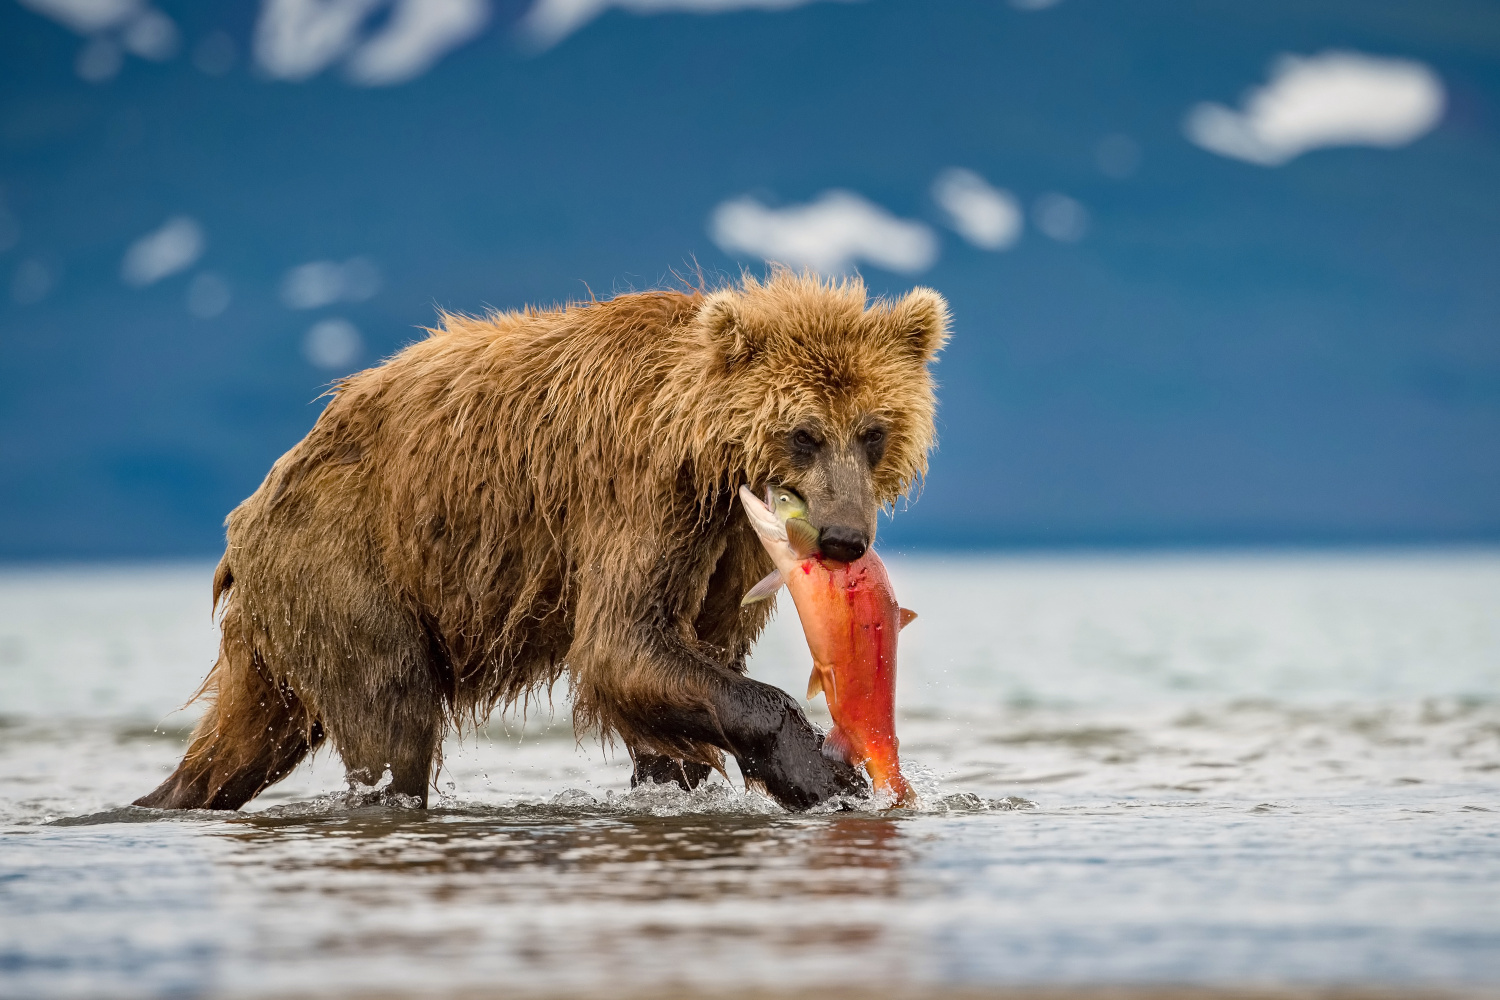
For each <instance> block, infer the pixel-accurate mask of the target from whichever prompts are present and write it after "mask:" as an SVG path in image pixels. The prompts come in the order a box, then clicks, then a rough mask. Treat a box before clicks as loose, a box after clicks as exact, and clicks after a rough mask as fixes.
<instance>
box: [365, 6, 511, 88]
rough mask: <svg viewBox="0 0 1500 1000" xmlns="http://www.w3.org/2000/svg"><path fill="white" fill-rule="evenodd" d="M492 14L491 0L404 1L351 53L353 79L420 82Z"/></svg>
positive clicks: (370, 84) (381, 83) (378, 83)
mask: <svg viewBox="0 0 1500 1000" xmlns="http://www.w3.org/2000/svg"><path fill="white" fill-rule="evenodd" d="M489 18H490V8H489V4H488V3H487V2H486V0H400V2H399V3H397V5H396V10H395V12H394V13H393V14H392V15H391V18H390V20H389V21H387V22H386V25H385V27H384V29H382V30H381V31H380V33H379V34H377V35H376V36H375V37H374V38H372V39H370V40H369V41H368V42H366V43H365V44H364V45H362V46H360V48H359V49H358V50H357V51H356V52H355V53H354V55H353V56H351V57H350V59H349V63H348V66H347V69H348V72H349V79H351V80H353V81H354V82H355V83H359V84H363V85H365V86H367V87H386V86H390V85H392V84H397V83H406V82H407V81H408V80H415V79H416V78H417V77H419V76H421V75H422V74H423V73H426V72H427V71H428V70H429V69H431V68H432V67H433V65H434V64H436V63H437V61H438V60H439V59H441V58H442V57H443V56H444V55H446V54H447V53H448V52H449V51H450V50H452V49H455V48H457V47H458V46H460V45H462V44H463V43H464V42H467V41H468V40H469V39H471V38H473V37H474V36H475V35H477V34H479V32H481V31H483V30H484V26H485V24H486V23H487V22H488V21H489Z"/></svg>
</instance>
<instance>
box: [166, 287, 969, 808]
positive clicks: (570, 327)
mask: <svg viewBox="0 0 1500 1000" xmlns="http://www.w3.org/2000/svg"><path fill="white" fill-rule="evenodd" d="M947 326H948V313H947V306H946V304H945V303H944V301H943V299H942V298H941V297H940V296H939V295H938V294H937V293H935V292H933V291H930V290H927V289H920V288H919V289H916V290H914V291H912V292H910V293H909V294H907V295H905V296H904V297H902V298H900V299H897V300H880V301H875V302H870V301H868V298H867V294H866V291H865V288H864V286H863V284H862V283H861V282H860V281H859V280H858V279H846V280H840V281H825V280H819V279H817V278H814V277H810V276H806V275H801V276H799V275H794V274H792V273H791V272H789V271H786V270H781V269H776V270H773V271H772V272H771V273H770V274H769V275H768V276H767V277H766V278H764V279H760V280H757V279H755V278H751V277H745V278H743V279H742V280H741V282H740V283H739V284H738V285H734V286H731V287H726V288H723V289H720V290H716V291H704V290H699V291H655V292H646V293H640V294H628V295H621V296H619V297H617V298H614V299H611V300H609V301H603V302H588V303H583V304H575V305H570V306H568V307H565V308H556V309H548V310H543V309H527V310H524V311H519V312H504V313H495V314H492V315H488V316H484V317H470V316H460V315H444V316H442V317H441V323H440V325H439V327H438V328H436V329H433V330H430V331H429V334H430V335H429V336H428V337H426V338H425V339H423V340H421V341H419V342H417V343H414V344H412V345H410V346H409V347H407V348H405V349H404V350H402V351H400V352H399V353H398V354H396V355H395V356H393V357H392V358H390V359H389V360H387V361H385V362H384V363H383V364H380V365H378V366H376V367H374V368H371V369H368V370H366V371H363V372H359V373H357V374H355V375H352V376H350V377H348V378H346V379H344V380H343V381H342V382H340V383H339V384H338V385H337V387H336V389H335V390H334V392H333V394H332V399H331V401H330V402H329V404H328V406H327V407H326V409H325V410H324V411H323V413H322V415H321V416H320V417H319V418H318V420H317V422H316V424H315V426H314V427H313V428H312V430H311V432H310V433H308V435H307V437H305V438H304V439H303V440H302V441H301V442H299V443H298V444H297V445H296V446H295V447H294V448H292V449H291V450H290V451H289V452H287V453H286V454H285V455H284V456H282V457H281V459H279V460H278V461H277V462H276V463H275V465H273V466H272V468H271V471H270V473H269V475H267V476H266V478H265V481H264V482H263V483H262V484H261V486H260V488H259V489H257V490H256V491H255V492H254V493H253V494H252V495H251V496H250V497H249V499H247V500H245V501H244V502H243V503H242V504H240V505H239V506H238V507H237V508H235V510H234V511H233V512H232V513H231V514H230V515H229V517H228V520H227V522H226V523H227V529H228V530H227V538H228V544H227V547H226V550H225V553H224V557H223V559H222V561H221V562H220V564H219V567H218V570H217V572H216V573H215V576H214V582H213V600H214V604H215V607H221V608H222V622H221V624H222V641H221V645H220V650H219V656H218V661H217V662H216V663H215V665H214V667H213V669H212V671H211V672H210V674H209V676H208V678H207V680H206V681H205V682H204V684H203V687H202V689H201V691H200V692H199V696H200V697H202V698H203V699H205V700H206V702H207V709H206V712H205V714H204V715H203V717H202V719H201V721H200V722H199V723H198V726H197V728H196V730H195V731H194V734H193V736H192V738H191V741H190V744H189V747H188V750H187V752H186V755H185V757H184V758H183V760H182V762H181V764H180V765H179V766H178V767H177V769H176V771H175V772H174V773H173V774H172V775H171V776H170V777H169V778H167V780H166V781H165V782H164V783H163V784H162V785H161V786H160V787H159V788H158V789H156V791H154V792H152V793H150V794H149V795H146V796H144V797H143V798H141V799H140V800H138V804H141V805H147V806H155V807H161V808H213V809H234V808H238V807H239V806H240V805H242V804H243V803H244V802H246V801H248V800H249V799H251V798H252V797H254V796H255V795H256V794H258V793H259V792H260V791H261V790H262V789H264V788H265V787H266V786H268V785H270V784H271V783H273V782H275V781H277V780H279V779H280V778H282V777H284V776H285V775H286V774H287V773H288V772H289V771H290V770H291V769H292V768H293V767H294V766H295V765H296V764H297V762H298V761H300V760H301V759H302V758H303V757H304V756H305V755H306V754H307V753H308V752H309V751H310V750H313V749H315V748H316V747H317V746H318V745H319V744H320V743H321V742H323V741H324V740H328V741H331V743H332V745H333V746H334V748H335V749H336V750H337V752H338V753H339V754H340V756H341V757H342V759H343V761H344V763H345V766H346V767H347V768H348V771H349V773H350V775H351V777H352V778H356V779H359V780H361V781H364V782H367V783H373V782H375V781H377V780H379V779H382V777H383V776H384V775H386V772H389V779H390V784H389V786H388V790H389V791H393V792H400V793H403V794H406V795H410V796H413V797H415V798H416V799H418V800H420V801H421V802H422V803H425V802H426V799H427V791H428V787H429V785H430V783H431V780H432V778H433V773H434V768H435V767H436V766H437V763H438V755H439V750H440V745H441V741H442V737H443V734H444V732H445V730H446V729H447V728H449V727H452V726H458V725H462V724H464V723H466V722H470V723H477V722H479V721H482V720H483V719H484V718H485V717H486V716H487V715H489V713H491V712H492V711H494V710H495V709H496V708H499V707H503V706H506V705H510V704H512V703H514V702H517V701H518V700H519V699H522V698H524V697H526V696H527V695H528V694H530V693H535V692H539V691H541V690H543V689H546V688H548V687H549V686H550V685H552V684H553V683H554V682H555V681H557V680H558V679H559V678H561V677H562V676H564V675H566V676H567V678H568V681H569V689H570V693H571V697H572V704H573V711H574V715H575V724H576V726H577V727H578V730H579V731H580V733H583V732H588V731H593V732H596V733H599V734H601V735H603V736H605V737H606V738H610V737H618V738H619V739H620V740H621V741H623V743H624V744H625V746H626V747H627V748H628V750H629V751H630V753H631V754H632V756H633V757H634V758H635V761H636V770H637V775H638V776H641V777H653V778H657V779H663V778H676V779H677V780H678V781H679V782H682V783H684V784H688V785H690V784H692V783H693V782H694V781H696V780H698V779H699V778H701V777H702V776H704V775H706V774H707V773H708V768H709V767H716V766H719V765H720V763H721V761H722V757H721V752H728V753H730V754H733V755H734V756H735V757H736V758H737V760H738V761H739V764H740V767H741V770H742V772H743V773H744V774H745V776H746V778H747V780H749V781H750V782H752V783H759V784H760V785H762V786H763V787H765V788H766V789H767V790H768V791H769V792H770V793H771V794H772V795H774V796H775V797H776V798H777V799H779V800H780V801H781V802H783V803H784V804H786V805H787V806H789V807H791V808H805V807H807V806H809V805H812V804H814V803H816V802H819V801H822V800H823V799H826V798H828V797H830V796H832V795H836V794H838V793H840V792H845V791H849V790H851V789H854V788H857V787H858V786H859V783H860V779H859V777H858V776H857V775H855V774H854V773H853V772H852V771H851V770H850V769H849V768H848V767H847V766H845V765H843V764H842V763H841V762H836V761H831V760H829V759H827V758H825V757H823V756H822V755H821V754H820V753H819V750H818V748H819V743H820V739H819V737H818V734H817V733H816V731H815V730H814V729H813V728H812V727H811V726H810V725H809V724H808V723H807V721H806V719H805V718H804V717H803V715H802V713H801V711H800V709H799V708H798V706H797V703H796V702H795V701H794V700H793V699H791V698H790V697H789V696H787V695H786V694H785V693H784V692H782V691H780V690H779V689H776V688H773V687H770V686H768V685H765V684H761V683H759V682H757V681H754V680H752V679H750V678H748V677H746V676H745V659H746V656H747V654H748V653H749V651H750V648H751V646H752V645H753V643H754V642H755V639H756V637H757V636H758V635H759V634H760V632H761V630H762V628H763V627H764V625H765V623H766V620H767V617H768V616H769V614H770V611H771V602H763V603H761V604H756V605H752V606H750V607H746V608H742V607H741V606H740V597H741V596H742V595H743V594H744V593H745V591H746V590H748V589H749V588H750V587H751V586H752V585H753V584H754V583H755V582H756V581H757V580H759V579H760V578H761V577H762V576H764V575H765V574H766V573H768V572H769V571H770V570H771V568H772V566H771V562H770V560H769V558H768V557H767V555H766V554H765V552H764V551H763V550H762V548H761V546H760V544H759V542H758V541H757V540H756V538H755V536H754V534H753V532H752V530H751V528H750V526H749V523H748V521H747V520H746V518H745V517H744V515H743V513H742V512H741V511H739V510H738V508H737V505H736V500H735V491H736V489H737V488H738V487H739V486H740V485H741V484H749V485H750V486H751V487H752V488H755V489H760V488H762V487H764V486H765V485H766V484H768V483H771V482H776V483H785V484H788V485H791V486H793V487H795V488H798V489H801V490H802V491H803V492H804V495H806V496H807V497H808V498H809V503H810V518H811V519H812V521H813V523H814V525H815V526H817V527H819V528H821V529H823V530H825V531H829V532H832V531H835V530H843V531H844V532H845V533H846V534H847V533H849V532H854V533H856V534H857V533H858V532H859V531H864V532H865V534H866V536H867V537H868V538H869V539H873V535H874V529H875V517H876V514H877V512H878V510H879V508H880V507H881V506H888V505H890V504H892V503H893V502H894V501H895V500H896V499H897V498H898V497H899V496H901V495H903V494H905V493H908V492H909V491H910V490H911V489H912V488H913V487H914V485H916V484H917V482H918V481H919V479H920V477H921V476H922V475H923V473H924V472H925V469H926V458H927V453H928V450H929V449H930V447H931V446H932V443H933V418H934V409H935V397H934V384H933V381H932V378H931V377H930V374H929V371H928V366H929V363H930V362H932V360H933V359H934V356H935V354H936V353H937V352H938V350H939V349H940V348H941V346H942V344H943V342H944V340H945V338H946V336H947ZM872 428H873V430H872ZM875 437H880V438H882V440H880V441H876V442H875V443H874V444H873V445H872V444H871V441H872V439H873V438H875ZM809 440H812V441H814V443H815V444H816V445H817V449H816V450H817V453H816V454H814V455H813V456H812V457H811V458H810V457H809V454H808V452H807V449H806V447H805V446H806V445H807V443H808V441H809ZM829 537H832V535H830V536H829ZM221 602H222V603H221Z"/></svg>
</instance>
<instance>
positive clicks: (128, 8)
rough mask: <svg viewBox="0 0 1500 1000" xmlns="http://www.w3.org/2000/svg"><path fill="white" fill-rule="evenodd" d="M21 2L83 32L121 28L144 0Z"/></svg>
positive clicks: (83, 33)
mask: <svg viewBox="0 0 1500 1000" xmlns="http://www.w3.org/2000/svg"><path fill="white" fill-rule="evenodd" d="M20 4H21V6H23V7H29V8H31V9H32V10H34V11H36V12H37V13H38V14H41V15H42V16H43V17H50V18H51V19H52V20H54V21H56V22H58V23H59V24H62V25H64V26H65V27H68V28H71V29H72V30H73V31H76V32H77V33H78V34H80V35H92V34H95V33H96V32H100V31H108V30H109V29H110V28H117V27H119V26H120V25H121V24H124V23H125V22H126V21H128V20H129V19H130V18H131V17H133V16H134V15H135V14H136V13H137V12H138V11H139V10H140V9H141V3H140V0H20Z"/></svg>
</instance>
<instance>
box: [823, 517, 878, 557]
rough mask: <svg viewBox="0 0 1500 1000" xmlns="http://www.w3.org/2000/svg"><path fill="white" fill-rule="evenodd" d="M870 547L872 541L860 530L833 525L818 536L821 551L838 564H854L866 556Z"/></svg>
mask: <svg viewBox="0 0 1500 1000" xmlns="http://www.w3.org/2000/svg"><path fill="white" fill-rule="evenodd" d="M869 547H870V539H869V538H868V537H867V536H866V535H865V533H864V532H863V531H860V530H859V529H858V528H846V527H844V526H843V525H841V524H833V525H829V526H828V527H826V528H824V529H823V531H822V532H821V533H820V534H819V535H818V548H819V550H821V551H822V553H823V554H824V555H825V556H827V557H828V558H830V559H832V560H834V561H836V562H853V561H854V560H856V559H858V558H859V557H860V556H862V555H864V554H865V549H867V548H869Z"/></svg>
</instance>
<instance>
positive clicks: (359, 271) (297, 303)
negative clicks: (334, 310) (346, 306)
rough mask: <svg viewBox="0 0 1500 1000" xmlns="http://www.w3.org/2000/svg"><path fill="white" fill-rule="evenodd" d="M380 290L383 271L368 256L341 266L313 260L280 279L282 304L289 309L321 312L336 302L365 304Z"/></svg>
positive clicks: (331, 262) (329, 261)
mask: <svg viewBox="0 0 1500 1000" xmlns="http://www.w3.org/2000/svg"><path fill="white" fill-rule="evenodd" d="M378 291H380V271H379V269H378V268H377V267H376V266H375V262H374V261H372V260H370V259H369V258H368V257H353V258H351V259H349V260H346V261H344V262H343V263H342V264H340V263H339V262H338V261H333V260H314V261H309V262H307V263H306V264H299V265H298V266H296V267H294V268H292V269H291V270H290V271H288V272H287V273H286V276H285V277H283V278H282V279H281V301H282V302H283V303H284V304H285V305H286V306H287V308H289V309H319V308H322V307H323V306H328V305H332V304H333V303H335V302H363V301H365V300H366V299H368V298H371V297H373V296H374V295H375V293H376V292H378Z"/></svg>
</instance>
